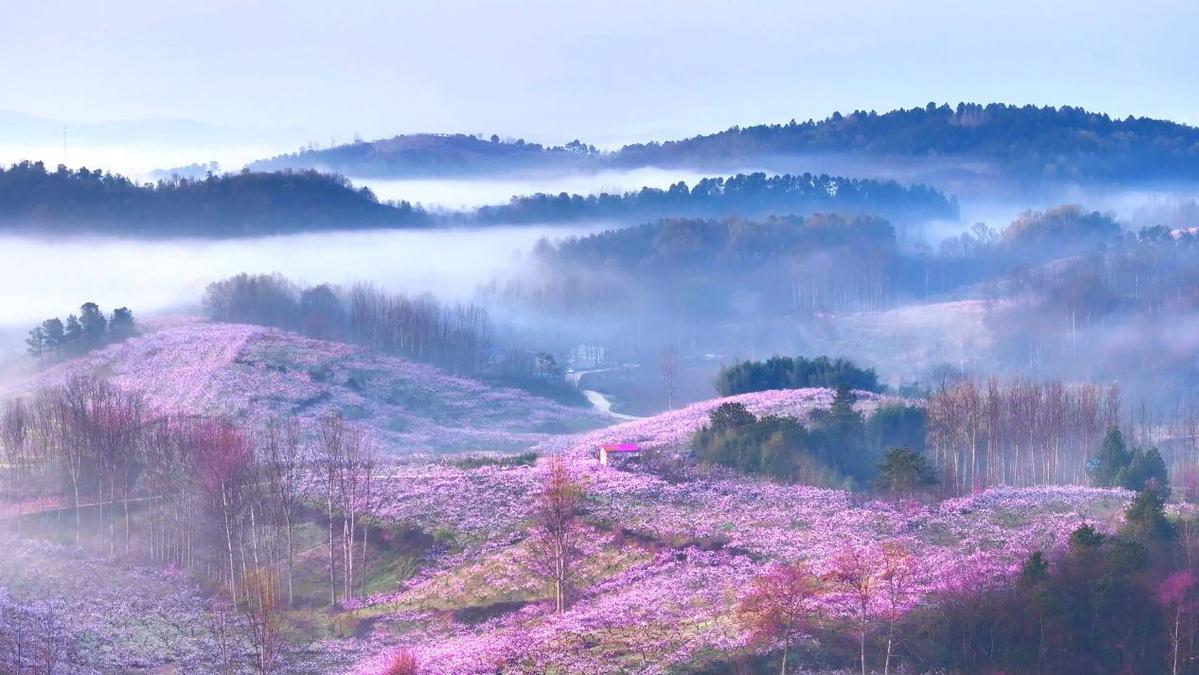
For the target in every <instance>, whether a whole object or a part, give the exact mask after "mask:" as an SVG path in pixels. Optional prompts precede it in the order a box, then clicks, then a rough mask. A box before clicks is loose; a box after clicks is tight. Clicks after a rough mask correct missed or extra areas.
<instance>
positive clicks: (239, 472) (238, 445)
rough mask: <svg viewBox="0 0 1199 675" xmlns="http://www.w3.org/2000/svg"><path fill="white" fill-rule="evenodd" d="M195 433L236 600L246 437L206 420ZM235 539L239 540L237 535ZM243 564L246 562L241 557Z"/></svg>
mask: <svg viewBox="0 0 1199 675" xmlns="http://www.w3.org/2000/svg"><path fill="white" fill-rule="evenodd" d="M194 433H195V434H196V439H195V450H196V454H197V455H198V459H199V466H200V480H201V484H202V485H203V487H204V492H205V494H206V495H207V496H208V500H209V504H210V506H211V508H212V509H213V511H214V513H215V514H216V517H217V519H218V520H219V521H220V524H221V526H222V528H223V534H224V539H225V540H224V542H223V544H224V549H225V550H224V551H223V553H224V554H225V556H224V557H226V558H227V559H228V562H229V592H230V595H231V596H232V597H233V600H234V602H235V603H236V602H237V598H238V595H237V572H236V567H235V565H234V541H235V530H236V528H237V522H238V518H239V515H240V512H241V508H242V506H243V502H242V497H243V494H242V488H243V487H244V483H245V482H246V481H245V479H246V477H247V476H246V472H247V470H248V469H249V468H250V465H251V463H252V459H253V458H252V456H251V453H250V448H249V445H247V444H246V442H245V438H244V437H242V435H241V434H240V433H239V432H238V431H237V429H235V428H234V427H233V426H232V425H229V424H227V423H222V422H208V423H204V424H200V425H198V426H197V427H196V429H195V431H194ZM236 540H237V541H239V542H240V535H238V536H237V537H236ZM242 564H243V566H244V564H245V558H244V556H243V558H242Z"/></svg>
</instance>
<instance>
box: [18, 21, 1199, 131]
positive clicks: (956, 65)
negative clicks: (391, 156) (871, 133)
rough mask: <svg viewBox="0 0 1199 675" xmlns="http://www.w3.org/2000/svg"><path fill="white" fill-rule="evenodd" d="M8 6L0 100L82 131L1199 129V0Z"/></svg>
mask: <svg viewBox="0 0 1199 675" xmlns="http://www.w3.org/2000/svg"><path fill="white" fill-rule="evenodd" d="M1103 4H1108V6H1106V7H1105V6H1102V5H1103ZM0 6H2V8H3V12H2V14H3V18H2V20H0V45H3V48H2V49H0V110H10V111H18V112H22V113H30V114H35V115H39V116H44V117H50V118H56V119H66V120H73V121H100V120H122V119H139V118H150V117H155V118H159V117H171V118H175V117H177V118H187V119H192V120H197V121H202V122H209V123H215V124H222V125H237V126H257V127H262V126H286V127H294V128H297V129H300V130H302V133H305V134H308V135H309V136H311V137H312V138H314V139H324V140H327V139H328V138H329V137H330V136H337V137H340V138H346V137H348V136H349V135H350V134H352V133H355V132H358V133H361V134H362V135H363V136H366V137H375V136H381V135H390V134H393V133H401V132H411V131H464V132H471V133H473V132H486V133H492V132H496V133H499V134H501V135H507V136H524V137H526V138H529V139H536V140H542V141H549V142H561V141H564V140H569V139H571V138H574V137H576V136H577V137H580V138H583V139H584V140H590V141H592V142H597V143H600V144H603V145H611V144H614V143H619V142H624V141H632V140H639V139H646V138H654V137H657V138H662V137H678V136H683V135H688V134H692V133H696V132H700V131H711V130H717V129H721V128H725V127H728V126H730V125H733V124H751V123H755V122H765V121H785V120H787V119H790V118H792V117H795V118H800V119H806V118H808V117H823V116H824V115H826V114H828V113H829V112H831V111H832V110H835V109H839V110H842V111H848V110H852V109H855V108H863V109H871V108H873V109H877V110H880V111H882V110H886V109H891V108H894V107H897V106H905V107H906V106H913V105H922V104H924V103H925V102H927V101H930V100H936V101H944V102H951V103H953V102H957V101H959V100H972V101H979V102H988V101H1004V102H1012V103H1037V104H1055V105H1060V104H1072V105H1082V106H1085V107H1088V108H1093V109H1097V110H1101V111H1105V112H1110V113H1112V114H1115V115H1120V116H1123V115H1126V114H1129V113H1132V114H1143V115H1149V116H1155V117H1164V118H1171V119H1175V120H1179V121H1184V122H1188V123H1192V124H1197V123H1199V73H1197V72H1196V65H1195V64H1196V63H1199V40H1196V39H1195V36H1196V35H1199V9H1196V7H1197V4H1196V3H1195V2H1194V0H1190V1H1189V2H1181V1H1177V2H1176V1H1172V0H1163V1H1154V0H1149V1H1145V2H1138V3H1096V2H1094V1H1093V0H1091V1H1087V2H1083V1H1075V0H1070V1H1068V2H1056V3H1051V2H1024V1H1022V0H1020V1H1008V2H994V3H983V2H969V1H958V2H931V1H928V0H911V1H908V2H819V3H817V2H732V1H729V0H725V1H723V2H712V1H707V0H693V1H687V2H682V1H676V0H669V1H660V2H652V3H651V2H626V1H624V0H608V1H605V2H595V3H578V2H568V1H564V0H523V1H521V2H513V3H499V2H477V3H472V2H463V1H460V0H437V1H436V2H427V3H426V2H382V1H373V2H371V1H361V2H332V1H324V2H310V1H305V0H257V1H251V0H244V1H243V0H171V1H170V2H163V1H162V0H153V1H149V0H131V1H126V2H118V1H114V2H94V1H90V2H69V1H65V0H63V1H55V0H0Z"/></svg>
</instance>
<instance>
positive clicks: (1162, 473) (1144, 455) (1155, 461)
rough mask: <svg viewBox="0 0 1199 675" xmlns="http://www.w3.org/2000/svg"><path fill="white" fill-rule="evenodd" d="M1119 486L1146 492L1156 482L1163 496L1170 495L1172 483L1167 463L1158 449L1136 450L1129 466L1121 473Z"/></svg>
mask: <svg viewBox="0 0 1199 675" xmlns="http://www.w3.org/2000/svg"><path fill="white" fill-rule="evenodd" d="M1118 477H1119V481H1118V484H1119V485H1120V486H1122V487H1124V488H1126V489H1129V490H1144V489H1145V486H1146V485H1147V484H1148V483H1149V481H1154V482H1155V485H1157V486H1158V489H1159V490H1161V491H1162V494H1164V495H1167V496H1168V495H1169V494H1170V481H1169V476H1168V475H1167V472H1166V462H1165V460H1163V459H1162V456H1161V453H1160V452H1158V451H1157V448H1149V450H1144V451H1143V450H1141V449H1139V448H1138V449H1136V450H1133V452H1132V459H1131V460H1129V462H1128V466H1127V467H1126V468H1124V469H1123V470H1122V471H1121V472H1120V473H1119V476H1118Z"/></svg>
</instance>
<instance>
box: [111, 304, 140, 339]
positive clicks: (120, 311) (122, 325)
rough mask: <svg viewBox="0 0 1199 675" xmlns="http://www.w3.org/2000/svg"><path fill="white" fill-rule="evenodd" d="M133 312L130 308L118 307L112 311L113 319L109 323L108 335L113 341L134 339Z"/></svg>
mask: <svg viewBox="0 0 1199 675" xmlns="http://www.w3.org/2000/svg"><path fill="white" fill-rule="evenodd" d="M133 333H134V328H133V312H131V311H130V310H129V308H128V307H118V308H116V309H114V310H112V318H111V319H109V321H108V335H109V337H111V338H112V339H113V340H124V339H126V338H129V337H132V336H133Z"/></svg>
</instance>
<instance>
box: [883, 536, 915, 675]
mask: <svg viewBox="0 0 1199 675" xmlns="http://www.w3.org/2000/svg"><path fill="white" fill-rule="evenodd" d="M881 567H882V569H881V570H880V572H879V580H880V581H881V582H882V587H883V588H882V593H883V603H884V606H883V616H884V618H885V619H886V621H887V656H886V659H885V660H884V661H883V675H890V673H891V655H892V653H893V651H894V646H895V624H896V622H897V621H899V619H900V618H902V617H903V614H904V612H906V611H907V610H908V608H909V607H910V605H911V601H912V598H911V594H912V576H913V574H914V572H915V561H914V559H913V558H912V554H911V553H910V552H909V551H908V548H907V547H906V546H904V545H903V544H901V543H898V542H887V543H886V544H884V545H883V560H882V565H881Z"/></svg>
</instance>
